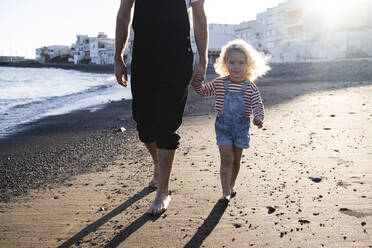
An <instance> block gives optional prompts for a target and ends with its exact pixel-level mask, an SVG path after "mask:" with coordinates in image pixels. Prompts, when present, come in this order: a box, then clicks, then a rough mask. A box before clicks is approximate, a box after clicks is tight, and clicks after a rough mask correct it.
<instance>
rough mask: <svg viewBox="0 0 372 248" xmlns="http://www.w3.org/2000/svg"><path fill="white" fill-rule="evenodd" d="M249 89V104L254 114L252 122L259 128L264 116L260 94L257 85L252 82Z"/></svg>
mask: <svg viewBox="0 0 372 248" xmlns="http://www.w3.org/2000/svg"><path fill="white" fill-rule="evenodd" d="M251 89H252V95H251V104H252V110H253V115H254V118H253V124H254V125H256V126H257V127H258V128H261V127H262V124H263V120H264V117H265V113H264V106H263V103H262V98H261V94H260V91H259V90H258V88H257V86H256V85H255V84H254V83H253V82H252V83H251Z"/></svg>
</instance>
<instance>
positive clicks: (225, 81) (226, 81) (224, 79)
mask: <svg viewBox="0 0 372 248" xmlns="http://www.w3.org/2000/svg"><path fill="white" fill-rule="evenodd" d="M228 86H229V78H228V77H227V76H226V77H224V78H223V87H224V89H225V91H226V90H227V88H228Z"/></svg>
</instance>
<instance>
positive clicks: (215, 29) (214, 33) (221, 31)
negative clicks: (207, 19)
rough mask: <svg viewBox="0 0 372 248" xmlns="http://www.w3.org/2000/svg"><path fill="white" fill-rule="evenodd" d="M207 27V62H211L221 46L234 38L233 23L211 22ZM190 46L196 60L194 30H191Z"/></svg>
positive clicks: (217, 54)
mask: <svg viewBox="0 0 372 248" xmlns="http://www.w3.org/2000/svg"><path fill="white" fill-rule="evenodd" d="M208 27H209V43H208V58H209V64H213V63H214V62H215V61H216V59H217V57H218V56H219V54H220V52H221V47H222V46H223V45H225V44H226V43H227V42H229V41H231V40H233V39H235V38H236V33H235V30H234V27H235V25H234V24H216V23H211V24H209V25H208ZM191 47H192V50H193V52H194V61H195V62H196V61H198V58H197V47H196V42H195V37H194V32H193V30H191Z"/></svg>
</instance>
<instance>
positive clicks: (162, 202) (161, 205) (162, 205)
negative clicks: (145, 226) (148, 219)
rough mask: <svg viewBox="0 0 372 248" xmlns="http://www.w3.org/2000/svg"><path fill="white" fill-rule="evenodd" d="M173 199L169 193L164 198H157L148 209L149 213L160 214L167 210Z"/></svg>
mask: <svg viewBox="0 0 372 248" xmlns="http://www.w3.org/2000/svg"><path fill="white" fill-rule="evenodd" d="M171 200H172V198H171V197H170V196H169V195H167V196H166V197H165V198H163V199H158V198H155V200H154V202H153V203H152V204H151V206H150V208H149V210H147V213H148V214H154V215H158V214H162V213H164V212H165V210H167V208H168V206H169V203H170V201H171Z"/></svg>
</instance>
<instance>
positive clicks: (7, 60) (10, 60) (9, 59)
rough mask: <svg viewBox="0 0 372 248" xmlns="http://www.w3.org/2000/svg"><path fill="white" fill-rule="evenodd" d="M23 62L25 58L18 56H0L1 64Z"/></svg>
mask: <svg viewBox="0 0 372 248" xmlns="http://www.w3.org/2000/svg"><path fill="white" fill-rule="evenodd" d="M25 60H26V59H25V57H20V56H0V62H2V63H13V62H22V61H25Z"/></svg>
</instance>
